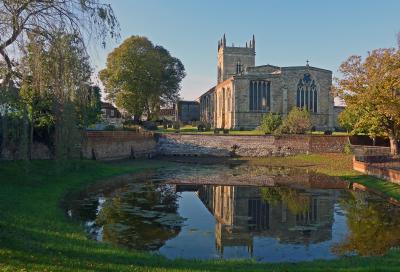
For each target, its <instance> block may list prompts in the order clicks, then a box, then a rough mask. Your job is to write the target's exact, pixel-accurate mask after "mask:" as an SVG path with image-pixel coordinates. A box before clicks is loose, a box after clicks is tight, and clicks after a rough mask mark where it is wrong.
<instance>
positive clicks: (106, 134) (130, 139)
mask: <svg viewBox="0 0 400 272" xmlns="http://www.w3.org/2000/svg"><path fill="white" fill-rule="evenodd" d="M155 148H156V141H155V139H154V135H153V134H152V133H149V132H136V131H87V132H86V133H85V144H84V146H83V148H82V153H83V156H84V157H85V158H88V159H93V157H95V158H96V159H97V160H108V159H126V158H130V157H132V156H133V157H135V158H140V157H148V156H151V155H152V154H154V153H155V152H156V149H155Z"/></svg>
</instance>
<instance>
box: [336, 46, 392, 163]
mask: <svg viewBox="0 0 400 272" xmlns="http://www.w3.org/2000/svg"><path fill="white" fill-rule="evenodd" d="M339 71H340V72H341V73H342V75H343V78H342V79H340V80H338V84H337V85H338V86H337V89H338V90H339V93H340V94H341V96H342V97H343V98H344V100H345V102H346V105H347V107H348V109H347V111H351V112H352V113H353V116H354V117H355V118H356V121H355V122H354V124H353V126H352V129H353V131H354V132H355V131H357V130H360V129H362V130H365V131H366V132H367V133H368V134H369V135H370V136H371V137H374V136H376V135H385V136H387V137H388V138H389V140H390V147H391V154H392V155H394V156H397V155H398V143H397V141H398V139H399V136H400V134H399V128H400V51H399V50H396V49H394V48H390V49H376V50H373V51H372V52H369V53H368V56H367V57H366V59H365V60H364V61H363V59H362V58H361V57H360V56H351V57H349V58H348V59H347V60H346V61H345V62H344V63H343V64H342V65H341V66H340V69H339Z"/></svg>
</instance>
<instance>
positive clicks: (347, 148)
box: [343, 143, 353, 155]
mask: <svg viewBox="0 0 400 272" xmlns="http://www.w3.org/2000/svg"><path fill="white" fill-rule="evenodd" d="M343 153H344V154H347V155H350V154H353V150H352V149H351V144H350V143H347V144H346V145H345V146H344V148H343Z"/></svg>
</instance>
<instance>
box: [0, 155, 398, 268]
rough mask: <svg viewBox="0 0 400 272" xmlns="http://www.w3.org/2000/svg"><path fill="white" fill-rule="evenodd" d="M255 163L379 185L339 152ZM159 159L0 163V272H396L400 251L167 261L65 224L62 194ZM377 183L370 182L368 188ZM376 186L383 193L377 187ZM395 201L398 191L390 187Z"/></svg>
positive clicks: (151, 164)
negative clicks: (327, 257)
mask: <svg viewBox="0 0 400 272" xmlns="http://www.w3.org/2000/svg"><path fill="white" fill-rule="evenodd" d="M254 163H269V164H277V165H278V164H280V165H282V164H283V165H289V166H297V167H309V168H312V169H314V170H317V171H319V172H322V173H326V174H330V175H337V176H342V177H344V178H346V179H349V180H354V179H356V180H357V181H358V182H369V183H371V184H380V181H378V180H376V179H370V178H365V177H362V176H360V175H358V174H357V173H355V172H353V171H351V169H350V168H349V163H350V157H349V156H345V155H310V156H297V157H293V158H273V159H259V160H255V161H254ZM165 164H167V163H166V162H162V161H130V162H122V163H108V164H106V163H101V162H95V161H77V162H74V163H71V165H70V166H69V167H65V169H64V170H59V171H56V170H55V169H56V167H55V163H54V162H52V161H34V162H32V163H31V164H30V165H23V164H21V163H18V162H1V163H0V186H1V187H0V271H378V270H380V271H398V270H399V269H400V251H398V250H397V251H396V250H393V251H391V252H390V253H389V254H388V255H386V256H384V257H347V258H342V259H338V260H333V261H313V262H303V263H296V264H290V263H278V264H269V263H256V262H254V261H251V260H247V261H246V260H237V261H223V260H213V261H189V260H167V259H165V258H163V257H160V256H154V255H151V254H148V253H143V252H136V251H128V250H125V249H122V248H117V247H114V246H111V245H107V244H101V243H97V242H95V241H92V240H90V239H88V238H87V237H86V235H85V233H84V230H83V226H81V225H79V224H78V223H77V222H73V221H71V220H70V219H68V218H67V217H66V216H65V215H64V212H63V210H62V209H61V208H60V200H61V199H62V198H63V196H65V194H66V193H67V192H68V191H69V190H78V189H80V188H83V187H84V186H86V185H88V184H90V183H93V182H95V181H96V180H100V179H103V178H107V177H110V176H115V175H120V174H124V173H128V172H138V171H143V170H144V169H146V168H151V167H161V166H163V165H165ZM374 186H377V185H374ZM379 186H381V187H382V188H386V187H385V186H383V182H382V185H379ZM389 192H390V193H391V194H393V195H397V197H399V196H400V191H399V189H398V188H396V189H393V190H389Z"/></svg>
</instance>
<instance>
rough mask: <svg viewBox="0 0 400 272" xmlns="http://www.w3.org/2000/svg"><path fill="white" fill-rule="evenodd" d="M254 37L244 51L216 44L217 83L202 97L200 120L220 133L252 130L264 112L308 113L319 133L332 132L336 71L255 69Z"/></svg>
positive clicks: (235, 47)
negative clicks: (222, 129) (296, 109)
mask: <svg viewBox="0 0 400 272" xmlns="http://www.w3.org/2000/svg"><path fill="white" fill-rule="evenodd" d="M255 56H256V41H255V38H254V35H253V38H252V40H250V41H249V42H248V43H246V45H244V46H242V47H238V46H233V45H232V46H228V45H227V43H226V37H225V35H224V36H223V38H222V39H221V40H220V41H219V42H218V62H217V63H218V65H217V71H218V76H217V84H216V86H214V87H213V88H211V89H210V90H209V91H207V92H205V93H204V94H203V95H201V96H200V98H199V102H200V119H201V121H203V122H207V123H210V124H211V125H212V126H213V127H216V128H225V129H254V128H256V127H257V126H259V125H260V122H261V120H262V117H263V115H264V114H265V113H268V112H272V113H276V114H280V115H281V116H282V117H285V116H286V115H287V113H288V112H289V111H290V110H291V109H292V108H293V107H299V108H304V109H307V110H308V111H309V112H310V115H311V120H312V123H313V125H314V127H315V128H316V129H317V130H326V129H333V127H334V99H333V96H332V92H331V87H332V71H329V70H325V69H321V68H316V67H312V66H310V65H309V64H308V62H307V64H306V65H305V66H290V67H280V66H274V65H269V64H267V65H261V66H256V65H255Z"/></svg>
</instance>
